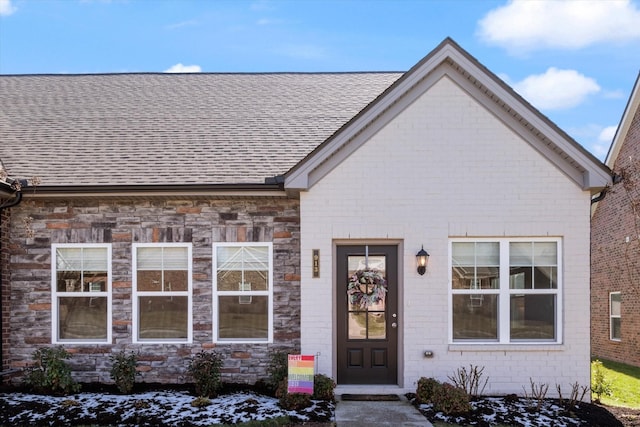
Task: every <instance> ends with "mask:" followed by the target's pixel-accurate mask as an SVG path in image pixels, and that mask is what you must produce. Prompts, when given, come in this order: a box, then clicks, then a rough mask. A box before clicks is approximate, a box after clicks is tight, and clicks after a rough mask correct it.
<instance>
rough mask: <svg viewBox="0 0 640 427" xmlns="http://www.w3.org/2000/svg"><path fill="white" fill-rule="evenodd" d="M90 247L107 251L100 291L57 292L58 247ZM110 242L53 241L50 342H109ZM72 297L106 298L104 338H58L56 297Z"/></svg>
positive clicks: (110, 322) (110, 335)
mask: <svg viewBox="0 0 640 427" xmlns="http://www.w3.org/2000/svg"><path fill="white" fill-rule="evenodd" d="M64 248H74V249H92V248H104V249H106V252H107V282H106V283H105V290H104V291H101V292H96V291H93V292H92V291H91V290H87V291H86V292H59V291H58V286H57V273H58V262H57V261H58V249H64ZM111 281H112V278H111V244H110V243H54V244H52V245H51V342H52V343H53V344H111V339H112V317H113V313H112V312H111V310H112V287H111ZM61 297H65V298H66V297H72V298H81V297H82V298H94V297H95V298H105V297H106V299H107V337H106V338H105V339H60V338H59V332H60V331H59V320H60V319H59V311H58V299H59V298H61Z"/></svg>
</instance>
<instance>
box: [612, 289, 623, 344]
mask: <svg viewBox="0 0 640 427" xmlns="http://www.w3.org/2000/svg"><path fill="white" fill-rule="evenodd" d="M614 295H618V296H619V297H620V314H617V315H614V314H613V310H612V305H613V304H612V297H613V296H614ZM613 319H620V323H621V324H622V294H621V292H620V291H617V292H609V339H610V340H611V341H616V342H620V341H622V336H620V337H618V338H615V337H614V336H613ZM620 332H621V334H622V331H620Z"/></svg>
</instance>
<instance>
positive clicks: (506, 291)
mask: <svg viewBox="0 0 640 427" xmlns="http://www.w3.org/2000/svg"><path fill="white" fill-rule="evenodd" d="M458 242H462V243H473V242H493V243H499V245H500V267H499V268H500V270H499V271H500V283H499V288H498V289H478V290H476V289H453V275H452V274H453V273H452V271H453V243H458ZM518 242H525V243H526V242H534V243H538V242H554V243H556V244H557V264H558V265H557V274H558V276H557V288H556V289H511V288H510V285H509V279H510V275H509V267H510V266H509V244H510V243H518ZM448 257H449V260H448V263H449V273H448V275H449V285H448V294H449V295H448V319H449V328H448V330H449V344H452V345H459V344H464V345H466V344H470V345H476V344H477V345H504V344H509V345H520V344H523V345H531V344H539V345H545V344H562V342H563V317H562V313H563V311H564V310H563V298H562V295H563V289H564V287H563V284H564V279H563V267H562V259H563V251H562V239H561V238H559V237H548V238H547V237H522V238H520V237H517V238H515V237H511V238H503V237H499V238H491V237H486V238H485V237H482V238H471V237H468V238H450V239H449V256H448ZM460 294H469V295H471V294H486V295H496V294H497V295H498V338H497V339H492V340H481V339H455V340H454V338H453V295H460ZM512 294H525V295H550V294H555V296H556V312H555V325H554V327H555V332H556V339H555V340H528V339H526V340H512V339H511V338H510V328H511V325H510V320H511V319H510V313H511V310H510V303H511V295H512Z"/></svg>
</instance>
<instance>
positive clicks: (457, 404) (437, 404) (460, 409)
mask: <svg viewBox="0 0 640 427" xmlns="http://www.w3.org/2000/svg"><path fill="white" fill-rule="evenodd" d="M431 402H432V403H433V409H435V410H436V411H439V412H443V413H445V414H447V415H451V414H464V413H467V412H469V411H471V404H470V403H469V395H468V394H467V392H466V391H464V390H463V389H461V388H459V387H456V386H454V385H452V384H449V383H444V384H442V385H441V386H440V388H439V390H438V391H437V392H436V393H435V394H434V396H433V397H432V398H431Z"/></svg>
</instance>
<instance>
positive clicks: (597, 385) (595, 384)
mask: <svg viewBox="0 0 640 427" xmlns="http://www.w3.org/2000/svg"><path fill="white" fill-rule="evenodd" d="M591 392H592V393H593V394H594V396H595V399H594V401H595V402H596V403H600V397H602V396H603V395H604V396H611V394H612V393H613V390H612V388H611V381H609V380H607V378H606V377H605V375H604V370H603V365H602V362H601V361H600V360H594V361H593V362H591Z"/></svg>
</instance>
